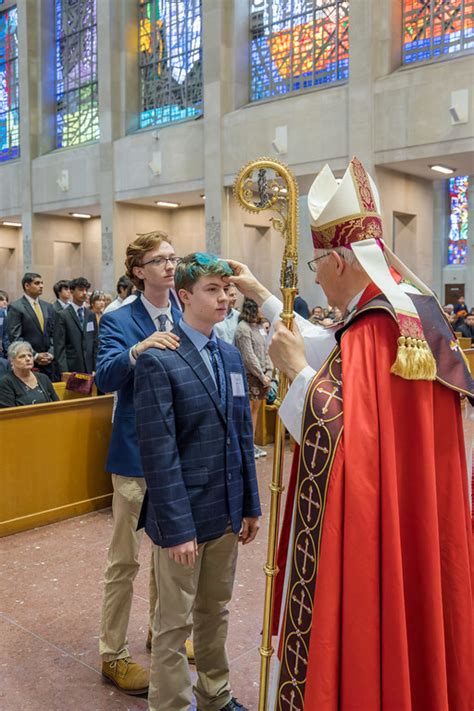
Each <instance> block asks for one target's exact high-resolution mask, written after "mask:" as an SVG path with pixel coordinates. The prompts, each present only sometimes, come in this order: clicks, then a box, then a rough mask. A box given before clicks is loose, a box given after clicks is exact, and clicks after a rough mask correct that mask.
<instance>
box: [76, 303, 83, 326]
mask: <svg viewBox="0 0 474 711" xmlns="http://www.w3.org/2000/svg"><path fill="white" fill-rule="evenodd" d="M77 315H78V317H79V321H80V322H81V323H84V307H83V306H79V308H78V309H77Z"/></svg>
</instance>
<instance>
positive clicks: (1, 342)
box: [0, 290, 9, 376]
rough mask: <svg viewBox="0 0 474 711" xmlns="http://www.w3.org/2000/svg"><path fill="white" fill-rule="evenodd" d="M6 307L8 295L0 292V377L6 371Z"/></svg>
mask: <svg viewBox="0 0 474 711" xmlns="http://www.w3.org/2000/svg"><path fill="white" fill-rule="evenodd" d="M7 307H8V294H7V292H6V291H3V290H0V376H1V375H3V374H4V373H5V372H6V371H7V365H8V360H7V350H8V345H9V340H8V336H7V327H6V326H7V324H6V321H7Z"/></svg>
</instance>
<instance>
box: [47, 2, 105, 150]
mask: <svg viewBox="0 0 474 711" xmlns="http://www.w3.org/2000/svg"><path fill="white" fill-rule="evenodd" d="M55 3H56V18H55V19H56V145H57V147H58V148H65V147H66V146H75V145H77V144H78V143H85V142H86V141H96V140H97V139H98V138H99V99H98V83H97V8H96V0H55Z"/></svg>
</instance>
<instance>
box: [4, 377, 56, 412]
mask: <svg viewBox="0 0 474 711" xmlns="http://www.w3.org/2000/svg"><path fill="white" fill-rule="evenodd" d="M35 375H36V379H37V381H38V385H39V386H40V388H41V390H42V391H43V393H44V395H45V397H46V400H47V402H55V401H56V400H59V398H58V396H57V395H56V391H55V390H54V388H53V384H52V383H51V380H50V379H49V378H48V376H47V375H45V374H44V373H35ZM29 404H30V403H29V402H28V400H27V399H26V398H25V388H24V386H23V384H22V383H21V381H20V380H18V378H17V377H16V376H15V375H14V374H13V373H7V374H6V375H5V376H4V377H3V378H2V379H1V380H0V407H16V406H17V405H29Z"/></svg>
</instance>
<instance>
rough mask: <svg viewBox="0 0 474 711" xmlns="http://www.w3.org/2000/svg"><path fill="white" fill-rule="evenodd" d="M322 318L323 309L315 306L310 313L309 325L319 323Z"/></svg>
mask: <svg viewBox="0 0 474 711" xmlns="http://www.w3.org/2000/svg"><path fill="white" fill-rule="evenodd" d="M324 318H325V316H324V309H323V307H322V306H315V307H314V309H313V310H312V311H311V316H310V318H309V320H310V321H311V323H321V321H322V320H323V319H324Z"/></svg>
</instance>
